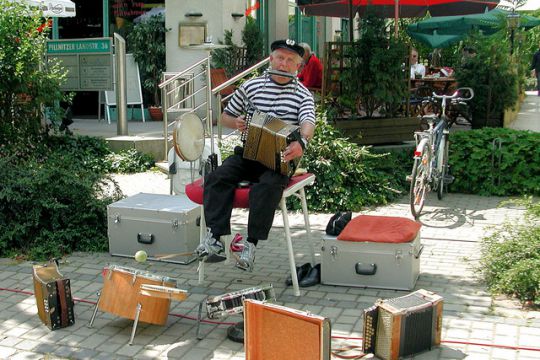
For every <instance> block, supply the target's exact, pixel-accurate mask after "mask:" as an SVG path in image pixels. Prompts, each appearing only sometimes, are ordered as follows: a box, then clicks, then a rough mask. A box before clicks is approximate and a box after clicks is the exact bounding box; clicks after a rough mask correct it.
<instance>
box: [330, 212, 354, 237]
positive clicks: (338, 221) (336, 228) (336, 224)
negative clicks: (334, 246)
mask: <svg viewBox="0 0 540 360" xmlns="http://www.w3.org/2000/svg"><path fill="white" fill-rule="evenodd" d="M351 218H352V212H351V211H338V212H337V213H335V214H334V215H333V216H332V217H331V218H330V221H328V225H326V234H327V235H330V236H338V235H339V234H340V233H341V231H343V229H344V228H345V225H347V224H348V223H349V221H351Z"/></svg>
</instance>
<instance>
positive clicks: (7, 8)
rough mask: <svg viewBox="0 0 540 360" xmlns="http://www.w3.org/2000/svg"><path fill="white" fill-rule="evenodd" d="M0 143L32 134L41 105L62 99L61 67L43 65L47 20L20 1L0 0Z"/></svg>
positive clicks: (37, 128) (38, 126)
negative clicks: (43, 19)
mask: <svg viewBox="0 0 540 360" xmlns="http://www.w3.org/2000/svg"><path fill="white" fill-rule="evenodd" d="M0 8H1V9H2V11H0V144H4V145H5V144H6V143H9V142H13V141H18V139H19V138H25V137H28V136H29V135H30V136H35V135H37V134H38V133H39V132H41V131H42V130H44V128H45V126H44V125H45V124H41V119H42V115H43V114H42V111H43V108H44V107H45V106H48V107H51V108H54V106H55V103H57V102H58V101H60V100H62V99H63V94H62V92H61V91H60V85H61V83H62V81H64V77H65V72H64V70H63V69H62V68H61V67H60V66H59V65H58V64H55V63H49V64H45V63H44V62H43V59H44V54H45V42H46V40H47V35H48V32H49V27H48V23H42V19H41V18H40V16H39V14H38V13H36V12H35V11H33V10H32V9H31V8H30V7H29V6H28V5H24V2H18V1H10V0H0Z"/></svg>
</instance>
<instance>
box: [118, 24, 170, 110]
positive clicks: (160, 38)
mask: <svg viewBox="0 0 540 360" xmlns="http://www.w3.org/2000/svg"><path fill="white" fill-rule="evenodd" d="M167 31H169V29H167V28H166V27H165V18H164V16H163V15H162V14H159V15H154V16H151V17H149V18H147V19H145V20H143V21H141V22H139V23H138V24H135V26H133V29H132V30H131V32H130V33H129V35H128V36H127V44H128V51H129V52H131V53H132V54H133V57H134V58H135V61H136V62H137V64H139V70H140V72H141V78H142V86H143V88H144V89H145V91H147V92H148V98H149V104H150V106H149V112H150V116H152V113H153V112H157V113H158V114H161V118H159V120H161V119H162V118H163V113H162V111H161V92H160V89H159V83H160V82H161V74H162V73H163V72H164V71H165V69H166V63H165V49H166V48H165V33H166V32H167ZM158 116H159V115H158ZM152 118H153V119H154V120H158V119H156V118H154V117H153V116H152Z"/></svg>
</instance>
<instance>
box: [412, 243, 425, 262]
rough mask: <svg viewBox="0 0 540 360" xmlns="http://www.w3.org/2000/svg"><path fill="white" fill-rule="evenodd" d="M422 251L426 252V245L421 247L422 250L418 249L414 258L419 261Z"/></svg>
mask: <svg viewBox="0 0 540 360" xmlns="http://www.w3.org/2000/svg"><path fill="white" fill-rule="evenodd" d="M422 251H424V245H421V246H420V248H418V252H417V253H416V254H414V258H415V259H418V258H419V257H420V254H422Z"/></svg>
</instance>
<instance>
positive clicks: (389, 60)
mask: <svg viewBox="0 0 540 360" xmlns="http://www.w3.org/2000/svg"><path fill="white" fill-rule="evenodd" d="M359 26H360V39H359V40H358V41H356V42H354V43H353V44H352V46H351V47H349V48H348V49H349V50H348V51H347V53H346V56H347V57H348V60H349V61H350V68H349V69H347V70H346V71H344V73H343V74H342V76H343V81H342V84H343V87H344V89H343V96H344V97H345V98H346V99H345V103H347V101H348V102H349V107H351V108H354V106H352V104H354V103H356V102H357V101H360V103H361V106H362V108H363V109H364V110H365V111H366V115H367V117H372V116H373V113H374V112H375V110H376V109H379V111H381V110H382V112H383V113H384V115H386V116H392V115H393V114H394V112H395V111H396V110H397V108H398V107H399V105H400V104H401V102H402V101H403V99H404V97H405V94H406V91H407V83H406V82H405V81H404V79H406V75H407V74H405V73H404V71H403V63H404V61H405V59H406V58H407V47H406V45H405V44H404V43H403V42H402V41H399V40H396V39H395V38H394V37H392V36H389V34H388V32H387V31H386V27H385V23H384V19H381V18H379V17H377V16H376V15H375V14H373V13H371V12H368V13H367V14H366V16H365V17H364V18H362V19H361V20H360V25H359Z"/></svg>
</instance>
